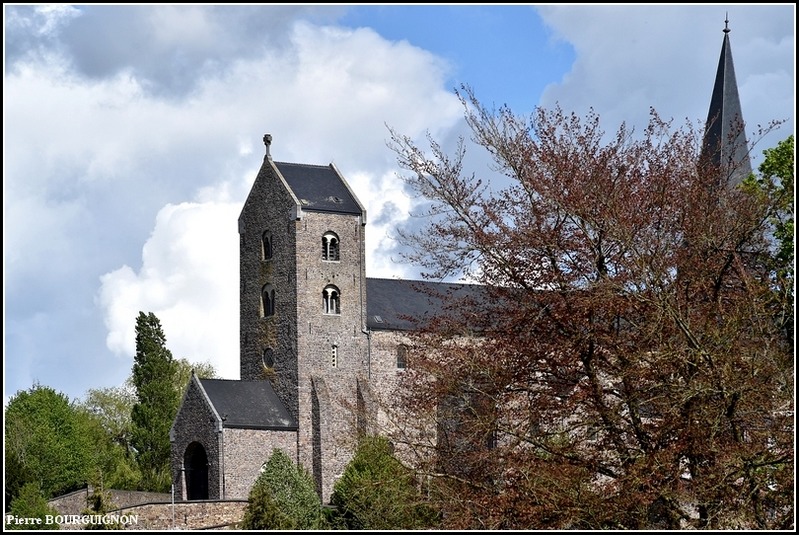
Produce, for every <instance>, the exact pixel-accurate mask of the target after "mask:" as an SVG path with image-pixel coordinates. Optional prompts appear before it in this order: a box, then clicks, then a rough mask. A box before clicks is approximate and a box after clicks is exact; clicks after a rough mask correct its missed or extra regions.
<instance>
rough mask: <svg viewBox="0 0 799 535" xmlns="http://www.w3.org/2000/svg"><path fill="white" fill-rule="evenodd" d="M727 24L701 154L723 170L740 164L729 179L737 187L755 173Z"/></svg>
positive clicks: (725, 22) (725, 23) (725, 24)
mask: <svg viewBox="0 0 799 535" xmlns="http://www.w3.org/2000/svg"><path fill="white" fill-rule="evenodd" d="M728 22H729V21H724V26H725V27H724V30H723V31H724V41H723V42H722V44H721V56H720V57H719V65H718V69H717V70H716V81H715V83H714V85H713V94H712V96H711V98H710V108H709V110H708V113H707V122H706V125H705V138H704V140H703V141H702V152H703V154H705V155H708V156H709V157H710V158H711V161H712V163H713V164H714V165H716V166H719V167H721V168H722V169H723V168H725V167H727V166H728V165H729V164H730V162H733V163H734V164H736V165H738V164H740V169H737V170H736V171H735V172H734V173H733V174H732V176H730V177H729V181H730V182H731V183H732V184H738V183H740V182H741V181H742V180H743V179H744V178H746V177H747V176H749V174H750V173H751V172H752V164H751V162H750V160H749V147H748V146H747V142H746V131H745V130H744V128H743V127H744V121H743V113H742V112H741V100H740V98H739V97H738V84H737V82H736V81H735V67H734V66H733V63H732V49H731V48H730V35H729V33H730V30H729V28H727V23H728Z"/></svg>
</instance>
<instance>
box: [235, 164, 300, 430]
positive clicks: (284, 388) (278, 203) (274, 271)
mask: <svg viewBox="0 0 799 535" xmlns="http://www.w3.org/2000/svg"><path fill="white" fill-rule="evenodd" d="M297 202H298V201H296V200H295V199H294V198H293V197H292V195H291V194H290V191H289V189H288V186H287V185H286V183H285V182H284V181H283V180H282V178H281V177H280V176H279V174H278V172H277V171H276V169H275V168H274V164H273V162H272V161H271V160H269V159H268V158H265V159H264V163H263V165H262V166H261V170H260V171H259V173H258V176H257V177H256V179H255V183H254V184H253V187H252V189H251V190H250V194H249V196H248V197H247V200H246V202H245V203H244V208H243V209H242V212H241V216H240V217H239V270H240V281H239V284H240V298H239V299H240V301H239V313H240V320H239V321H240V334H239V336H240V368H241V370H240V371H241V374H240V375H241V379H242V380H259V379H266V378H270V379H271V380H272V386H273V388H274V390H275V393H277V395H278V397H280V399H281V401H283V404H284V405H285V406H286V408H287V409H288V410H289V412H290V413H291V414H292V415H293V416H294V418H297V415H298V406H297V361H296V355H297V342H296V341H297V316H296V313H297V303H296V296H297V292H296V286H297V281H296V276H297V270H296V261H295V257H296V237H295V236H296V229H297V227H298V226H300V225H301V224H302V222H301V221H299V220H298V219H297V217H298V214H299V212H298V209H299V206H298V205H297ZM264 232H268V233H270V234H271V236H272V251H273V253H272V258H271V259H264V252H263V245H262V237H263V234H264ZM267 284H269V285H271V286H272V288H273V289H274V290H275V307H274V315H272V316H269V317H264V316H263V313H262V307H261V290H262V289H263V287H264V286H265V285H267ZM267 348H271V349H272V350H273V358H274V366H273V370H274V372H271V371H269V370H265V367H264V363H263V355H264V350H266V349H267Z"/></svg>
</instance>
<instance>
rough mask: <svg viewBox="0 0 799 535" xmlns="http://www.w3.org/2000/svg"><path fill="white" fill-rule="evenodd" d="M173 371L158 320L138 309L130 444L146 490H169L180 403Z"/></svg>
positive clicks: (173, 365)
mask: <svg viewBox="0 0 799 535" xmlns="http://www.w3.org/2000/svg"><path fill="white" fill-rule="evenodd" d="M175 373H176V364H175V360H174V359H173V358H172V353H171V352H170V351H169V349H167V347H166V336H165V335H164V331H163V329H162V328H161V322H160V320H159V319H158V318H157V317H156V316H155V314H153V313H152V312H150V313H148V314H145V313H144V312H139V316H138V318H137V319H136V356H135V357H134V364H133V386H134V387H135V389H136V399H137V401H136V404H135V405H134V406H133V411H132V414H131V419H132V421H133V430H132V433H131V444H132V446H133V448H134V450H135V452H136V460H137V461H138V463H139V467H140V469H141V471H142V480H143V487H144V488H145V489H146V490H152V491H159V492H165V491H167V490H169V485H170V481H171V476H170V469H169V467H170V443H169V428H170V426H171V425H172V420H173V419H174V417H175V413H176V412H177V407H178V403H179V399H178V393H177V391H176V389H175V387H174V377H175Z"/></svg>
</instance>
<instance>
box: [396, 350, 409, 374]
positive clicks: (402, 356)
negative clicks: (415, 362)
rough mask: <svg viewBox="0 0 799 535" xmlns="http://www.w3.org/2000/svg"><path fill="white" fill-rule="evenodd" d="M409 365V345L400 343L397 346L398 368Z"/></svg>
mask: <svg viewBox="0 0 799 535" xmlns="http://www.w3.org/2000/svg"><path fill="white" fill-rule="evenodd" d="M407 367H408V346H406V345H405V344H400V345H398V346H397V369H404V368H407Z"/></svg>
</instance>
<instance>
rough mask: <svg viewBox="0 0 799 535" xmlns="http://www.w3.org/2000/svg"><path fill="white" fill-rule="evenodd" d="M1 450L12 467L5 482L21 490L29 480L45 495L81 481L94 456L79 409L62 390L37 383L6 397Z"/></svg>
mask: <svg viewBox="0 0 799 535" xmlns="http://www.w3.org/2000/svg"><path fill="white" fill-rule="evenodd" d="M5 450H6V451H5V458H6V466H7V467H11V471H10V472H9V471H8V470H7V471H6V484H7V486H8V487H10V488H13V489H19V490H21V489H22V488H23V486H24V484H25V483H28V482H33V483H36V484H37V485H38V489H39V490H41V492H42V493H43V495H44V496H45V497H46V498H51V497H53V496H56V495H58V494H63V493H65V492H69V491H72V490H75V489H77V488H80V487H81V486H83V485H84V484H85V483H86V481H87V480H88V478H89V476H90V474H91V473H92V471H93V469H94V467H95V466H96V462H97V458H96V445H95V444H94V442H93V440H92V434H91V433H90V430H89V428H88V426H87V421H86V419H85V418H84V417H83V416H82V414H81V412H80V411H79V410H78V409H77V408H76V407H75V406H73V404H71V403H70V401H69V399H68V398H67V396H65V395H64V394H62V393H59V392H56V391H55V390H54V389H52V388H50V387H47V386H41V385H34V386H33V387H31V388H30V389H29V390H26V391H20V392H18V393H17V394H16V395H15V396H13V397H12V398H11V400H10V401H9V403H8V407H7V408H6V410H5ZM9 476H10V477H11V478H12V480H11V481H9V480H8V478H9ZM12 498H13V497H12ZM12 503H13V502H12Z"/></svg>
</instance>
